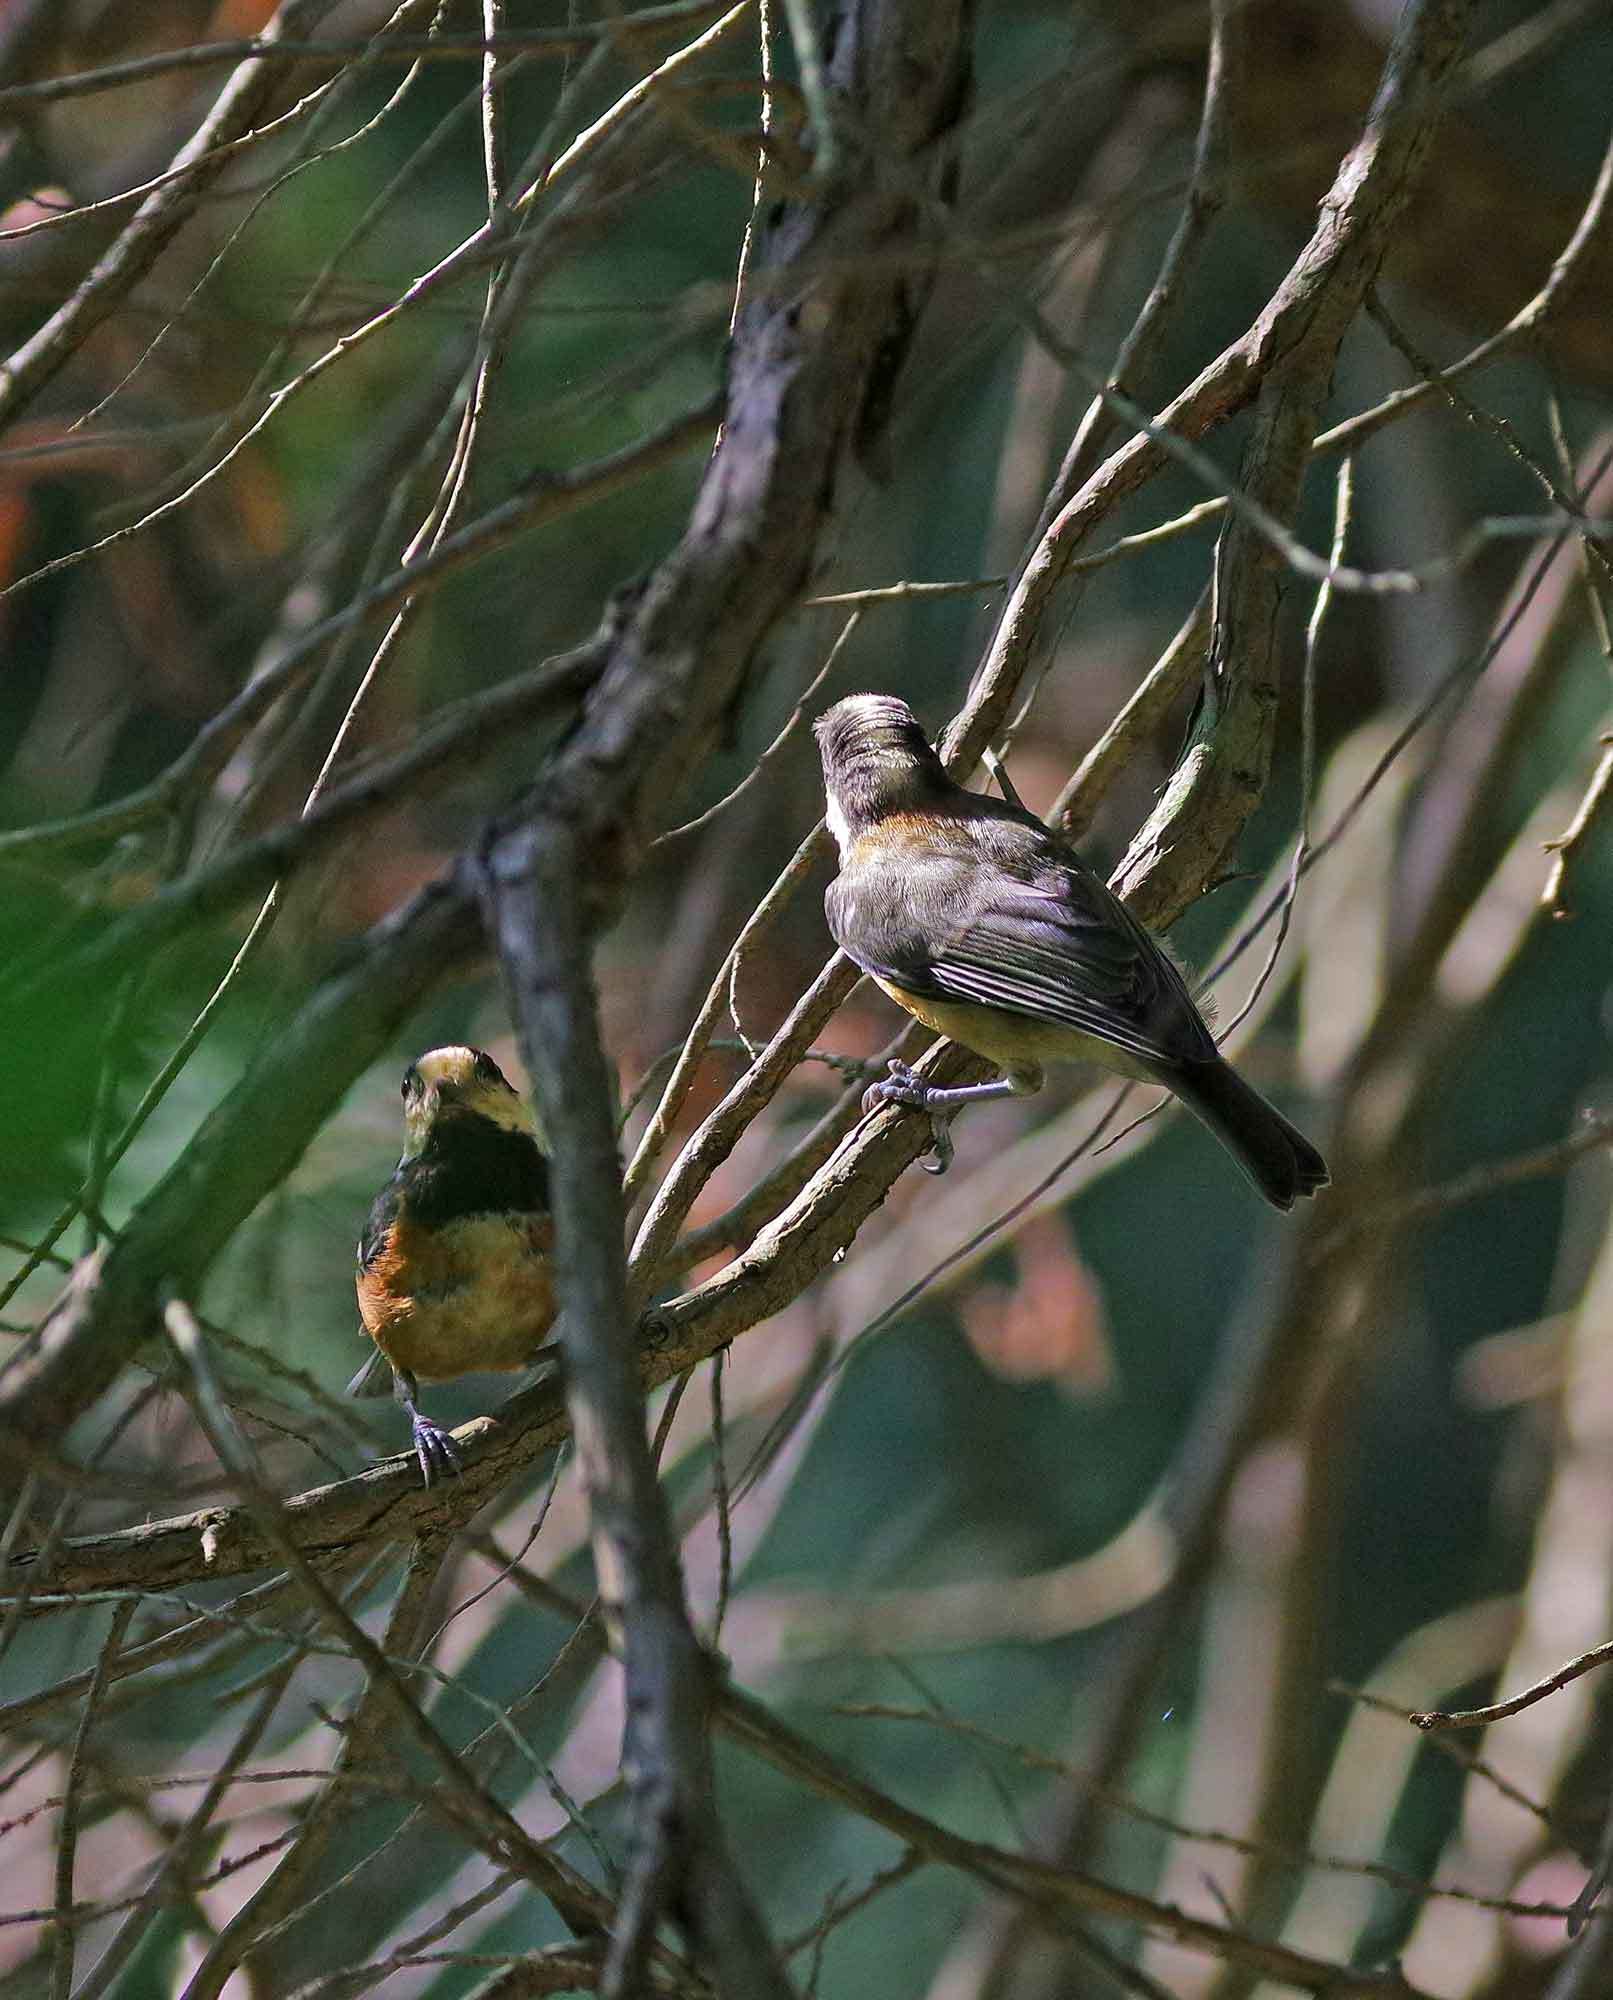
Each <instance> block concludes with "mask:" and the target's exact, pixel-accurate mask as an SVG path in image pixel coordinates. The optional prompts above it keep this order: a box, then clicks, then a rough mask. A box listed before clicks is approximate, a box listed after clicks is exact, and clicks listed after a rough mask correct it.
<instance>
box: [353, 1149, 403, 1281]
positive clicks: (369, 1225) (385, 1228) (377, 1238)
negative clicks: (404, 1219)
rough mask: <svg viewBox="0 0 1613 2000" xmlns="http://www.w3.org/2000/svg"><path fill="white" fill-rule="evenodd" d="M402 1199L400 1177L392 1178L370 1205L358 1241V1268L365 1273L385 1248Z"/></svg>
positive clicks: (394, 1176) (395, 1175) (397, 1175)
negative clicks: (362, 1232)
mask: <svg viewBox="0 0 1613 2000" xmlns="http://www.w3.org/2000/svg"><path fill="white" fill-rule="evenodd" d="M401 1198H402V1175H401V1172H400V1173H396V1174H394V1175H393V1176H392V1178H391V1180H389V1181H388V1182H387V1184H386V1186H385V1187H384V1188H382V1190H381V1192H380V1193H379V1194H378V1195H377V1196H376V1197H375V1199H374V1201H372V1202H371V1203H370V1212H369V1214H368V1215H367V1216H366V1217H365V1220H364V1234H363V1235H362V1236H361V1237H360V1238H359V1239H358V1267H359V1269H360V1270H361V1271H367V1270H368V1269H369V1267H370V1265H371V1264H373V1263H374V1262H375V1260H376V1258H377V1257H378V1256H379V1255H380V1254H381V1252H382V1251H383V1250H384V1249H385V1248H386V1241H387V1236H388V1233H389V1232H390V1230H391V1228H392V1225H393V1223H394V1222H396V1221H397V1219H398V1206H399V1203H400V1201H401Z"/></svg>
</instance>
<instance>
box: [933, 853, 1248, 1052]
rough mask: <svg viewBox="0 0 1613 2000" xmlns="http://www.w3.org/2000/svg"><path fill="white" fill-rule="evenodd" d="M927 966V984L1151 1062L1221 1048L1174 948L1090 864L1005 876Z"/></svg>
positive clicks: (954, 996) (943, 994) (936, 992)
mask: <svg viewBox="0 0 1613 2000" xmlns="http://www.w3.org/2000/svg"><path fill="white" fill-rule="evenodd" d="M923 972H924V974H925V975H926V979H925V983H924V985H923V986H921V987H920V988H919V990H921V991H923V990H926V989H927V990H928V991H929V992H930V993H931V994H933V995H934V996H936V997H944V998H947V999H953V1000H966V1001H973V1002H975V1003H976V1004H977V1005H980V1006H986V1007H1001V1008H1005V1009H1006V1010H1007V1011H1009V1012H1010V1013H1014V1014H1023V1015H1025V1016H1027V1017H1028V1018H1029V1019H1032V1020H1037V1021H1051V1022H1057V1023H1058V1024H1060V1025H1061V1026H1063V1027H1067V1028H1070V1029H1073V1030H1074V1031H1075V1032H1076V1033H1078V1034H1082V1035H1091V1036H1093V1037H1095V1038H1096V1039H1097V1040H1099V1041H1103V1042H1108V1043H1110V1044H1112V1045H1113V1046H1114V1047H1115V1048H1117V1049H1122V1050H1124V1051H1125V1052H1126V1053H1127V1054H1129V1055H1132V1056H1135V1057H1137V1058H1139V1059H1140V1060H1141V1061H1144V1062H1164V1063H1179V1062H1182V1061H1184V1060H1190V1059H1194V1058H1198V1057H1203V1056H1207V1055H1213V1054H1214V1051H1215V1043H1214V1040H1213V1038H1212V1037H1211V1035H1210V1032H1209V1030H1208V1029H1207V1028H1206V1027H1205V1025H1204V1023H1203V1021H1202V1020H1201V1019H1200V1017H1199V1014H1198V1011H1197V1009H1196V1008H1195V1007H1194V1005H1193V1002H1192V999H1191V997H1190V996H1189V994H1188V991H1187V987H1186V984H1185V983H1184V981H1183V979H1182V975H1181V973H1180V972H1179V971H1178V970H1177V968H1176V966H1175V964H1174V962H1173V961H1172V959H1171V957H1170V955H1169V953H1168V952H1166V951H1165V949H1164V947H1163V946H1162V945H1160V944H1159V943H1158V941H1157V940H1156V939H1154V938H1153V937H1151V936H1150V935H1149V933H1148V932H1147V931H1145V930H1144V929H1143V927H1142V926H1141V925H1140V924H1139V923H1138V922H1137V921H1136V919H1135V918H1134V917H1132V916H1131V915H1130V914H1129V913H1128V912H1127V910H1126V909H1125V907H1124V905H1123V904H1122V903H1121V902H1120V901H1119V900H1118V898H1116V897H1115V896H1112V895H1111V894H1110V893H1109V891H1108V890H1107V889H1106V888H1105V887H1104V885H1103V884H1102V883H1101V882H1099V881H1098V880H1097V879H1096V877H1094V876H1091V875H1089V874H1087V872H1086V871H1085V870H1084V869H1074V868H1068V867H1059V868H1058V869H1056V870H1048V871H1043V872H1041V873H1040V875H1039V879H1038V880H1037V881H1036V882H1034V883H1026V882H1017V883H1015V884H1013V886H1012V887H1009V886H1007V884H1006V883H999V884H998V885H997V887H996V890H995V893H994V894H993V896H992V898H991V900H990V901H989V902H988V903H986V904H985V905H984V906H981V907H977V908H976V909H975V910H973V911H972V912H971V913H970V915H969V917H968V920H967V921H966V922H965V923H963V924H962V925H960V926H959V928H958V929H957V930H956V931H955V932H954V933H953V934H952V935H951V936H950V937H949V938H948V939H947V940H946V942H945V943H944V944H943V945H942V946H941V947H940V949H939V950H932V951H931V953H930V954H929V955H928V962H927V964H926V965H925V966H924V968H923ZM894 976H895V978H896V979H897V980H898V982H900V981H901V979H902V973H901V972H900V971H899V970H898V971H896V972H895V973H894Z"/></svg>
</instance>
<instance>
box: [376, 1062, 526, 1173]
mask: <svg viewBox="0 0 1613 2000" xmlns="http://www.w3.org/2000/svg"><path fill="white" fill-rule="evenodd" d="M459 1118H484V1119H486V1120H487V1121H488V1122H489V1123H491V1124H493V1125H498V1126H500V1127H502V1128H503V1129H504V1130H505V1131H507V1132H520V1133H522V1134H523V1135H524V1136H525V1137H526V1138H528V1139H532V1140H538V1139H539V1137H540V1135H539V1132H538V1127H537V1121H536V1120H535V1119H534V1117H533V1115H532V1112H531V1109H530V1107H529V1106H528V1105H527V1102H526V1100H525V1099H524V1098H523V1097H522V1095H521V1093H520V1092H519V1091H518V1090H517V1089H516V1088H515V1086H514V1085H513V1084H512V1083H510V1082H509V1081H508V1079H507V1078H506V1077H505V1075H504V1072H503V1071H502V1070H501V1069H500V1068H499V1066H498V1064H497V1063H496V1062H494V1060H493V1058H492V1057H491V1056H490V1055H489V1054H488V1053H487V1052H486V1050H485V1049H469V1048H464V1047H462V1046H459V1045H457V1044H455V1045H452V1046H450V1047H448V1048H441V1049H430V1050H428V1051H427V1053H426V1054H425V1055H423V1056H422V1057H421V1058H420V1059H419V1061H418V1062H412V1063H410V1065H409V1067H408V1068H407V1069H406V1070H405V1071H404V1072H403V1126H404V1132H405V1135H406V1142H405V1145H404V1149H403V1157H404V1158H405V1159H406V1160H408V1159H413V1158H414V1156H415V1155H416V1154H418V1153H420V1152H422V1151H424V1149H425V1145H426V1142H427V1140H428V1139H429V1138H430V1136H431V1134H432V1131H433V1130H434V1129H435V1128H436V1126H437V1124H438V1122H439V1121H440V1120H444V1119H450V1120H451V1119H459Z"/></svg>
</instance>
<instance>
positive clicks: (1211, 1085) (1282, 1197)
mask: <svg viewBox="0 0 1613 2000" xmlns="http://www.w3.org/2000/svg"><path fill="white" fill-rule="evenodd" d="M1163 1080H1164V1081H1165V1082H1168V1083H1169V1085H1170V1087H1171V1089H1172V1090H1174V1091H1175V1093H1176V1095H1177V1096H1178V1097H1179V1098H1181V1100H1182V1102H1183V1103H1184V1104H1185V1105H1186V1106H1187V1108H1188V1109H1189V1110H1190V1111H1192V1112H1195V1113H1196V1114H1197V1115H1198V1116H1199V1117H1200V1118H1202V1119H1203V1121H1204V1123H1205V1124H1206V1125H1208V1126H1209V1128H1210V1130H1211V1131H1212V1132H1213V1133H1214V1134H1215V1136H1216V1137H1217V1138H1218V1139H1219V1140H1220V1141H1221V1143H1222V1145H1223V1146H1225V1147H1226V1149H1227V1151H1228V1152H1229V1153H1231V1155H1232V1157H1233V1158H1234V1159H1235V1160H1236V1161H1237V1163H1238V1165H1239V1166H1240V1167H1242V1169H1243V1171H1244V1172H1245V1173H1246V1174H1247V1175H1248V1176H1249V1178H1250V1180H1252V1181H1253V1182H1254V1184H1255V1186H1256V1187H1257V1188H1259V1190H1260V1192H1261V1193H1262V1194H1263V1195H1264V1196H1265V1197H1266V1199H1267V1201H1269V1202H1270V1203H1271V1205H1272V1206H1273V1208H1283V1209H1288V1208H1292V1207H1293V1205H1294V1203H1295V1201H1296V1200H1297V1199H1298V1197H1299V1196H1300V1195H1312V1194H1315V1192H1316V1190H1317V1189H1318V1188H1320V1187H1326V1186H1327V1183H1328V1179H1329V1175H1328V1171H1327V1162H1326V1161H1325V1160H1324V1159H1323V1158H1322V1156H1321V1154H1320V1153H1319V1152H1318V1151H1317V1150H1316V1148H1315V1147H1314V1146H1313V1145H1312V1144H1311V1142H1310V1140H1309V1139H1307V1138H1306V1137H1305V1134H1304V1133H1303V1132H1301V1131H1300V1130H1299V1129H1298V1127H1297V1126H1294V1125H1291V1124H1290V1123H1289V1122H1288V1120H1287V1119H1286V1118H1285V1117H1284V1116H1283V1115H1282V1113H1281V1112H1280V1111H1278V1110H1277V1109H1276V1108H1275V1106H1273V1105H1270V1104H1268V1103H1267V1102H1266V1100H1265V1098H1263V1097H1262V1096H1261V1095H1260V1092H1259V1091H1258V1090H1256V1089H1255V1088H1254V1087H1253V1086H1252V1085H1251V1084H1247V1083H1245V1082H1244V1080H1243V1078H1242V1077H1241V1076H1239V1074H1238V1072H1237V1071H1236V1070H1235V1069H1234V1068H1233V1067H1232V1065H1231V1064H1230V1063H1228V1062H1224V1061H1222V1059H1221V1058H1220V1057H1219V1056H1217V1057H1216V1058H1215V1059H1214V1060H1213V1061H1211V1062H1204V1063H1192V1064H1184V1065H1183V1066H1182V1067H1181V1068H1180V1069H1174V1070H1172V1071H1171V1072H1170V1074H1169V1076H1168V1077H1166V1078H1164V1079H1163Z"/></svg>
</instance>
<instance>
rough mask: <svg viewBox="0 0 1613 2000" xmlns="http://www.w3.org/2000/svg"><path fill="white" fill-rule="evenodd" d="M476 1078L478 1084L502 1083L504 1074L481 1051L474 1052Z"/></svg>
mask: <svg viewBox="0 0 1613 2000" xmlns="http://www.w3.org/2000/svg"><path fill="white" fill-rule="evenodd" d="M475 1068H476V1078H477V1081H478V1082H479V1083H502V1082H503V1081H504V1072H503V1071H502V1070H501V1069H500V1068H499V1066H498V1064H497V1063H496V1062H494V1060H493V1058H492V1057H491V1056H490V1055H488V1054H487V1053H486V1051H485V1050H483V1049H478V1050H477V1051H476V1064H475Z"/></svg>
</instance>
